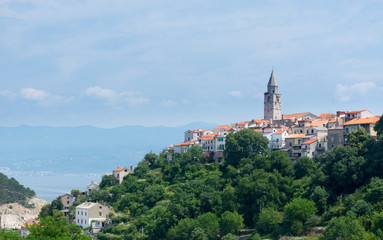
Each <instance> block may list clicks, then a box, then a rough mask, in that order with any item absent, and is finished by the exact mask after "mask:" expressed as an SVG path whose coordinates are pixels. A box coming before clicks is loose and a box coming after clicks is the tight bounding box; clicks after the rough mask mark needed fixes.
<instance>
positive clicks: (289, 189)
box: [41, 118, 383, 240]
mask: <svg viewBox="0 0 383 240" xmlns="http://www.w3.org/2000/svg"><path fill="white" fill-rule="evenodd" d="M382 119H383V118H381V119H380V121H378V123H377V124H376V126H375V129H376V131H377V133H378V138H377V139H372V138H371V137H370V136H369V135H368V134H367V132H366V131H365V129H364V128H360V129H359V130H358V131H353V132H351V133H349V134H348V135H347V146H345V147H338V148H335V149H334V151H333V152H330V153H326V154H323V155H320V156H318V157H316V158H315V159H310V158H306V157H303V158H300V159H298V160H297V162H296V163H293V162H292V161H291V160H290V159H289V158H288V157H287V154H286V152H284V151H281V150H274V151H270V149H269V148H268V140H267V139H266V138H265V137H263V135H262V134H260V133H258V132H255V131H253V130H249V129H246V130H241V131H239V132H237V133H230V134H228V135H227V140H226V150H225V155H226V160H225V162H224V163H223V164H218V163H215V162H210V158H209V156H207V155H205V154H204V153H203V151H202V149H201V148H200V147H197V146H194V147H192V148H190V149H189V150H188V151H187V152H186V153H184V154H180V155H174V154H173V153H161V154H159V155H158V154H155V153H148V154H146V156H145V157H144V159H143V160H142V161H141V162H140V163H139V164H138V166H137V167H136V168H135V170H134V173H133V174H129V175H127V176H126V177H125V179H124V181H123V182H122V184H120V185H118V184H117V182H116V180H115V178H114V177H112V176H104V177H103V179H102V182H101V184H100V187H101V189H100V190H98V191H91V192H90V194H89V195H88V196H86V197H83V198H81V200H80V198H79V199H78V201H76V202H77V204H79V203H81V202H83V201H94V202H95V201H99V202H101V203H104V204H106V205H109V206H111V207H112V208H113V209H114V211H113V212H112V213H111V214H110V215H111V219H112V222H113V224H112V225H111V226H109V227H107V228H105V229H104V230H103V232H100V233H98V238H99V239H101V240H104V239H173V240H181V239H196V240H197V239H199V240H207V239H224V240H230V239H238V237H237V236H239V235H247V238H246V239H249V240H251V239H264V238H269V239H270V238H271V239H279V238H281V237H282V236H311V239H326V240H327V239H334V240H335V239H383V120H382ZM54 208H55V206H54V204H53V203H52V205H51V206H50V207H47V208H46V209H45V212H44V214H42V216H41V217H42V218H43V219H44V217H49V215H54V214H55V209H54ZM52 209H53V210H52ZM72 217H73V216H72ZM305 239H307V238H305Z"/></svg>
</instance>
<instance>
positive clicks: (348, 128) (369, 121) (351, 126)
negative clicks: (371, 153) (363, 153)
mask: <svg viewBox="0 0 383 240" xmlns="http://www.w3.org/2000/svg"><path fill="white" fill-rule="evenodd" d="M379 119H380V116H375V117H367V118H355V119H352V120H350V121H348V122H346V123H345V124H344V125H343V128H344V137H345V143H347V139H346V136H347V134H348V133H350V132H352V131H353V130H358V129H359V128H361V127H362V128H364V129H366V131H367V133H368V134H369V135H370V136H371V137H373V138H376V136H377V134H376V132H375V130H374V126H375V123H376V122H377V121H379Z"/></svg>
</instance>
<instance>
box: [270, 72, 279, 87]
mask: <svg viewBox="0 0 383 240" xmlns="http://www.w3.org/2000/svg"><path fill="white" fill-rule="evenodd" d="M267 86H278V83H277V80H275V76H274V70H272V71H271V75H270V79H269V83H268V84H267Z"/></svg>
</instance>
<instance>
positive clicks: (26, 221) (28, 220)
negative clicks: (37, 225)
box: [25, 218, 36, 223]
mask: <svg viewBox="0 0 383 240" xmlns="http://www.w3.org/2000/svg"><path fill="white" fill-rule="evenodd" d="M33 220H36V219H34V218H29V219H27V220H25V223H29V222H30V221H33Z"/></svg>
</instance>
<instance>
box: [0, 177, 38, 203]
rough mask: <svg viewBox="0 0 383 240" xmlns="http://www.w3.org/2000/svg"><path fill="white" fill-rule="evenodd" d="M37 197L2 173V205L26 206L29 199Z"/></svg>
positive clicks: (0, 197)
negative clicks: (17, 204)
mask: <svg viewBox="0 0 383 240" xmlns="http://www.w3.org/2000/svg"><path fill="white" fill-rule="evenodd" d="M33 196H35V192H34V191H33V190H31V189H30V188H25V187H24V186H23V185H21V184H20V183H19V182H18V181H17V180H16V179H14V178H8V177H7V176H6V175H4V174H2V173H0V205H1V204H5V203H13V202H17V203H21V204H25V203H26V200H27V198H30V197H33Z"/></svg>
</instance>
